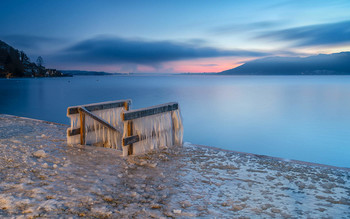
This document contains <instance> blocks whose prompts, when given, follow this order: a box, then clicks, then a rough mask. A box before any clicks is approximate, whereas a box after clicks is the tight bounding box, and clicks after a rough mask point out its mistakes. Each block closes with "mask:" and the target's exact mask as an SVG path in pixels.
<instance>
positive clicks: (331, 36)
mask: <svg viewBox="0 0 350 219" xmlns="http://www.w3.org/2000/svg"><path fill="white" fill-rule="evenodd" d="M257 38H270V39H273V40H281V41H292V42H293V43H294V45H295V46H320V45H334V44H344V43H350V21H342V22H337V23H326V24H318V25H309V26H302V27H295V28H289V29H283V30H278V31H270V32H265V33H263V34H260V35H258V36H257Z"/></svg>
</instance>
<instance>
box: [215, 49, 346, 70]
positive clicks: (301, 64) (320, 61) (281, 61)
mask: <svg viewBox="0 0 350 219" xmlns="http://www.w3.org/2000/svg"><path fill="white" fill-rule="evenodd" d="M219 74H223V75H350V52H341V53H333V54H329V55H324V54H321V55H316V56H309V57H305V58H301V57H268V58H262V59H256V60H253V61H250V62H247V63H245V64H243V65H241V66H238V67H237V68H233V69H229V70H226V71H223V72H220V73H219Z"/></svg>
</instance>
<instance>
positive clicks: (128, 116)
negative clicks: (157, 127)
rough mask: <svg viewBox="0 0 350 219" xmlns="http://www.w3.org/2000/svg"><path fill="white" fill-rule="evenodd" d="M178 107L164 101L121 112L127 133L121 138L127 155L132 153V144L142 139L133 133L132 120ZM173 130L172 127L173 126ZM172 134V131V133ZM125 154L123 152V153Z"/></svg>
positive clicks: (142, 137) (173, 103)
mask: <svg viewBox="0 0 350 219" xmlns="http://www.w3.org/2000/svg"><path fill="white" fill-rule="evenodd" d="M178 109H179V104H178V103H175V102H170V103H165V104H161V105H156V106H151V107H147V108H142V109H137V110H130V111H127V112H124V114H123V117H122V118H123V120H124V122H125V123H127V135H126V136H125V135H124V136H125V137H124V138H123V147H127V148H128V155H130V154H134V153H133V144H134V143H136V142H139V141H141V140H142V139H144V138H145V137H144V136H142V135H141V136H139V135H134V134H133V132H134V130H133V120H134V119H138V118H142V117H146V116H152V115H156V114H160V113H165V112H170V111H174V110H178ZM173 132H174V128H173ZM173 134H174V133H173ZM124 155H125V154H124Z"/></svg>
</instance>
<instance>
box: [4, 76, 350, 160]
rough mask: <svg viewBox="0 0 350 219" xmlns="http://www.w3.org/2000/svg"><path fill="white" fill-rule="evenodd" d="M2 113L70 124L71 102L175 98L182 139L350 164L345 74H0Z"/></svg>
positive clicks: (349, 90)
mask: <svg viewBox="0 0 350 219" xmlns="http://www.w3.org/2000/svg"><path fill="white" fill-rule="evenodd" d="M0 95H1V96H0V113H8V114H14V115H19V116H26V117H32V118H38V119H43V120H48V121H54V122H60V123H66V124H68V119H67V118H66V109H67V107H68V106H72V105H79V104H86V103H93V102H101V101H109V100H117V99H126V98H130V99H132V100H133V104H132V107H133V108H140V107H146V106H150V105H155V104H160V103H164V102H170V101H178V102H179V103H180V107H181V109H182V115H183V118H184V125H185V141H189V142H192V143H195V144H203V145H210V146H216V147H221V148H225V149H231V150H236V151H243V152H251V153H256V154H265V155H270V156H277V157H284V158H289V159H298V160H304V161H310V162H317V163H324V164H330V165H336V166H347V167H350V159H348V157H350V77H348V76H220V77H218V76H159V77H147V76H145V77H142V76H87V77H73V78H40V79H11V80H7V79H1V80H0Z"/></svg>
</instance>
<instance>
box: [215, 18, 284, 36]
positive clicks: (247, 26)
mask: <svg viewBox="0 0 350 219" xmlns="http://www.w3.org/2000/svg"><path fill="white" fill-rule="evenodd" d="M281 24H282V22H281V21H260V22H252V23H240V24H231V25H226V26H220V27H216V28H214V29H212V30H211V31H210V32H212V33H214V34H232V33H237V32H243V31H245V32H247V31H256V30H261V29H268V28H275V27H277V26H280V25H281Z"/></svg>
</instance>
